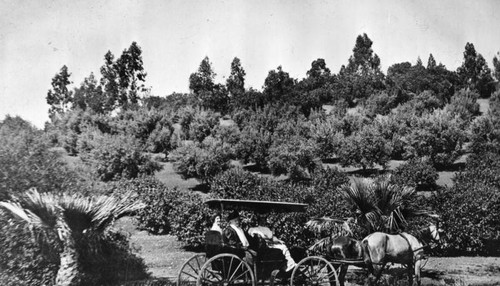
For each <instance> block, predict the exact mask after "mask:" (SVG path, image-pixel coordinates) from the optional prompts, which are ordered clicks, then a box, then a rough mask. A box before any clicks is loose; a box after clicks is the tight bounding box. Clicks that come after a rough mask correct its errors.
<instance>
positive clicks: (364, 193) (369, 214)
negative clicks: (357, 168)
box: [341, 176, 431, 233]
mask: <svg viewBox="0 0 500 286" xmlns="http://www.w3.org/2000/svg"><path fill="white" fill-rule="evenodd" d="M341 192H342V194H343V196H344V198H345V199H346V200H347V201H348V202H349V203H350V204H351V205H352V206H353V208H354V212H355V220H356V223H357V225H358V226H360V227H362V228H364V229H365V230H366V231H367V232H368V233H372V232H375V231H383V232H388V233H394V232H399V231H402V230H404V229H405V228H406V227H407V226H408V219H410V218H413V217H417V216H431V213H430V211H429V210H426V209H422V208H420V207H419V206H418V204H417V201H418V200H417V194H416V191H415V189H414V188H411V187H406V186H399V185H395V184H391V183H390V177H389V176H386V177H382V178H378V179H377V180H374V181H370V180H366V179H365V180H355V181H354V184H352V185H351V186H349V185H344V186H343V187H342V188H341Z"/></svg>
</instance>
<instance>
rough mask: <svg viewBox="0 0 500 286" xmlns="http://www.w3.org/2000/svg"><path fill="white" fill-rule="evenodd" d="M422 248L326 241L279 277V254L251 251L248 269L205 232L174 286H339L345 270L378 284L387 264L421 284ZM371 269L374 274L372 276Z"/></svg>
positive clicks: (400, 242)
mask: <svg viewBox="0 0 500 286" xmlns="http://www.w3.org/2000/svg"><path fill="white" fill-rule="evenodd" d="M206 204H207V205H208V206H209V207H210V208H212V209H219V210H220V211H221V213H222V211H224V210H238V211H240V210H245V211H251V212H254V213H269V212H282V213H283V212H305V210H306V207H307V205H306V204H297V203H285V202H270V201H252V200H223V199H218V200H209V201H207V202H206ZM433 227H434V226H431V232H430V234H431V236H432V237H431V238H432V239H434V240H436V239H437V240H439V234H438V232H437V228H435V227H434V228H433ZM433 229H434V230H433ZM433 231H434V232H433ZM387 243H390V244H387ZM259 245H260V244H259ZM423 248H424V246H423V245H422V244H421V243H420V241H418V240H417V239H416V238H415V237H413V236H411V235H409V234H407V233H402V234H398V235H389V234H385V233H374V234H371V235H370V236H368V237H366V238H365V239H363V240H362V241H358V240H355V239H353V238H350V237H335V238H327V239H324V240H322V241H320V242H319V243H316V244H314V245H313V246H311V247H310V248H309V249H308V254H307V255H306V256H305V258H303V259H301V260H300V261H299V262H298V263H297V264H296V266H295V267H294V268H293V270H292V271H290V272H291V273H286V274H285V275H284V273H283V272H284V271H283V265H284V264H285V263H286V262H285V259H284V257H283V256H280V255H279V253H278V255H276V252H273V249H271V248H269V247H266V246H265V245H264V247H261V246H257V247H255V250H256V253H257V255H256V257H255V260H254V261H253V262H254V263H252V265H250V264H249V263H247V261H245V253H244V249H241V248H237V247H236V248H235V247H231V246H229V245H226V244H225V243H224V240H223V237H222V234H221V233H220V232H218V231H208V232H207V233H206V235H205V250H206V252H205V253H200V254H196V255H194V256H193V257H191V258H190V259H189V260H188V261H186V262H185V263H184V264H183V265H182V267H181V269H180V271H179V274H178V279H177V286H185V285H197V286H201V285H208V286H214V285H223V286H227V285H248V286H257V284H259V285H269V286H273V285H275V284H276V285H286V284H290V285H291V286H295V285H325V286H333V285H343V284H344V279H345V275H346V272H347V269H348V267H349V266H359V267H363V268H365V267H366V268H368V270H370V272H371V273H372V274H375V276H377V277H376V279H378V278H379V277H380V275H381V273H382V270H383V269H384V267H385V265H386V264H387V263H391V262H392V263H401V264H404V265H406V266H407V267H408V271H409V272H408V274H409V276H408V278H409V280H410V281H412V274H411V271H413V270H414V271H415V275H416V277H417V281H418V282H420V277H419V276H420V260H421V258H423V257H422V256H423ZM273 253H274V254H273ZM374 266H375V267H374ZM374 268H378V269H377V270H376V271H374ZM410 285H411V284H410Z"/></svg>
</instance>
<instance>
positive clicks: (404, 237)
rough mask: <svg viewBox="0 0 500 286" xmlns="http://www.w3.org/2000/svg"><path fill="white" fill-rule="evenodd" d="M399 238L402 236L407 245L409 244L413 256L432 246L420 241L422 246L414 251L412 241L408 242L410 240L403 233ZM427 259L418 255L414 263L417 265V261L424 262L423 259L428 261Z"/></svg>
mask: <svg viewBox="0 0 500 286" xmlns="http://www.w3.org/2000/svg"><path fill="white" fill-rule="evenodd" d="M399 236H401V237H402V238H403V239H404V240H405V241H406V243H408V248H409V249H410V253H411V254H412V255H413V254H414V253H415V252H417V251H419V250H422V249H425V248H428V247H429V246H430V245H429V244H427V243H425V242H424V241H419V242H420V243H421V244H422V246H421V247H419V248H417V249H412V247H411V243H410V241H409V240H408V238H407V237H406V236H405V235H404V234H403V233H402V232H401V233H399ZM426 258H427V257H426V256H425V255H424V254H422V255H417V256H415V257H414V258H413V262H414V263H415V262H416V261H417V260H423V259H426Z"/></svg>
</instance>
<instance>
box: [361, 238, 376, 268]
mask: <svg viewBox="0 0 500 286" xmlns="http://www.w3.org/2000/svg"><path fill="white" fill-rule="evenodd" d="M361 249H362V250H363V262H364V263H365V265H366V268H368V271H369V272H370V273H373V272H374V269H373V263H372V258H371V255H370V248H369V247H368V240H367V239H363V241H362V242H361Z"/></svg>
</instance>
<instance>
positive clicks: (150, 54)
mask: <svg viewBox="0 0 500 286" xmlns="http://www.w3.org/2000/svg"><path fill="white" fill-rule="evenodd" d="M499 11H500V1H494V0H492V1H442V0H440V1H434V0H429V1H401V0H395V1H319V0H316V1H312V0H311V1H304V0H297V1H293V0H286V1H285V0H284V1H269V0H265V1H256V0H251V1H250V0H249V1H235V0H227V1H222V0H220V1H209V0H200V1H186V0H183V1H167V0H162V1H152V0H148V1H134V0H116V1H89V0H85V1H74V0H72V1H64V0H61V1H41V0H40V1H25V0H18V1H14V0H12V1H4V0H0V77H1V79H0V120H1V119H3V118H4V116H5V115H6V114H11V115H20V116H21V117H23V118H24V119H27V120H29V121H31V122H32V123H34V124H35V125H37V126H39V127H41V126H43V123H44V122H45V121H46V120H48V115H47V114H48V112H47V111H48V105H47V104H46V101H45V97H46V94H47V90H48V89H49V88H50V82H51V79H52V77H53V76H54V75H55V74H56V73H57V72H58V71H59V69H60V68H61V67H62V66H63V65H67V66H68V68H69V71H70V72H71V73H72V76H71V80H72V81H73V82H74V85H79V84H80V83H81V82H82V81H83V79H84V78H85V77H86V76H88V75H89V74H90V72H94V74H95V75H96V76H99V75H100V74H99V68H100V66H101V65H102V64H103V63H104V60H103V58H104V54H105V53H106V52H107V51H108V50H110V51H111V52H112V53H113V54H115V56H117V57H119V56H120V54H121V52H122V51H123V50H124V49H126V48H128V47H129V46H130V44H131V43H132V42H133V41H136V42H137V43H138V44H139V46H141V48H142V51H143V60H144V68H145V70H146V71H147V73H148V75H147V82H146V86H148V87H151V90H152V94H154V95H159V96H165V95H167V94H170V93H172V92H174V91H176V92H187V91H188V85H189V83H188V78H189V75H190V74H191V73H193V72H195V71H196V70H197V68H198V66H199V64H200V62H201V60H202V59H203V58H204V57H205V56H208V57H209V58H210V61H211V62H212V63H213V68H214V70H215V72H216V73H217V75H218V76H217V81H219V82H225V77H226V76H227V75H228V74H229V70H230V63H231V61H232V59H233V58H234V57H239V58H240V59H241V62H242V65H243V68H244V69H245V70H246V73H247V77H246V87H247V88H248V87H254V88H256V89H261V87H262V85H263V83H264V79H265V78H266V76H267V73H268V72H269V70H271V69H275V68H276V67H278V66H279V65H281V66H282V67H283V70H285V71H287V72H289V73H290V75H291V76H293V77H296V78H298V79H301V78H304V77H305V74H306V71H307V70H308V69H309V68H310V64H311V62H312V61H313V60H315V59H317V58H324V59H325V61H326V64H327V66H328V67H329V68H330V69H331V70H332V72H334V73H337V72H338V71H339V69H340V66H341V65H342V64H346V63H347V59H348V58H349V56H350V55H351V54H352V48H353V47H354V43H355V39H356V37H357V35H359V34H362V33H367V34H368V36H369V37H370V38H371V39H372V41H373V42H374V45H373V49H374V51H375V53H377V54H378V55H379V56H380V58H381V61H382V68H383V71H384V72H386V71H387V68H388V67H389V66H390V65H392V64H394V63H398V62H403V61H409V62H412V63H415V61H416V59H417V57H419V56H420V57H421V58H422V60H423V62H424V63H426V62H427V58H428V56H429V53H432V54H433V55H434V58H435V59H436V61H438V62H442V63H443V64H445V65H446V67H447V68H448V69H452V70H455V69H456V68H457V67H458V66H459V65H460V64H461V62H462V58H463V51H464V47H465V44H466V43H467V42H472V43H473V44H474V46H475V47H476V50H477V51H478V52H479V53H481V54H482V55H483V56H484V57H485V58H486V60H487V61H488V64H489V65H490V67H491V66H492V58H493V56H494V55H495V54H496V53H497V52H498V51H500V37H499V29H500V17H499V16H498V13H499Z"/></svg>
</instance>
